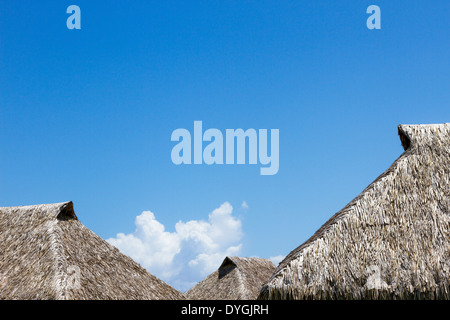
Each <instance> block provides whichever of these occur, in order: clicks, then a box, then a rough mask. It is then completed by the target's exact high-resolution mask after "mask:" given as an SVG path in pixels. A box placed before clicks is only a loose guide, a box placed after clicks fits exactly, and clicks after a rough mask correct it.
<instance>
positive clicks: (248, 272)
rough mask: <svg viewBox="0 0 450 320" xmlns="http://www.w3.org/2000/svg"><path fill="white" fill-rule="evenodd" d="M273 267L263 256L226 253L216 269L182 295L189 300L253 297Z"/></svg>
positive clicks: (250, 298)
mask: <svg viewBox="0 0 450 320" xmlns="http://www.w3.org/2000/svg"><path fill="white" fill-rule="evenodd" d="M275 268H276V266H275V265H274V264H273V263H272V261H270V260H266V259H260V258H240V257H226V258H225V260H224V261H223V262H222V265H221V266H220V268H219V269H218V270H216V271H215V272H213V273H212V274H210V275H209V276H208V277H206V278H205V279H204V280H202V281H201V282H199V283H198V284H197V285H196V286H194V287H193V288H191V289H190V290H188V291H187V292H185V296H186V297H187V298H188V299H191V300H254V299H256V298H257V296H258V294H259V291H260V290H261V287H262V285H263V284H264V283H265V282H266V281H267V280H268V279H269V277H270V276H271V274H272V273H273V272H274V271H275Z"/></svg>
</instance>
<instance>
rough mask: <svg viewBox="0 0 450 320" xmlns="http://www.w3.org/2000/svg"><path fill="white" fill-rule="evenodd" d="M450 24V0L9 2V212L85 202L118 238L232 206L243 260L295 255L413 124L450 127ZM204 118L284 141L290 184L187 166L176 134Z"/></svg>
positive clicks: (5, 102) (1, 68)
mask: <svg viewBox="0 0 450 320" xmlns="http://www.w3.org/2000/svg"><path fill="white" fill-rule="evenodd" d="M71 4H76V5H78V6H80V8H81V15H82V21H81V27H82V29H81V30H78V31H77V30H68V29H67V28H66V19H67V17H68V16H69V15H68V14H66V8H67V7H68V6H69V5H71ZM371 4H376V5H378V6H379V7H380V8H381V19H382V22H381V27H382V28H381V30H368V29H367V28H366V19H367V18H368V16H369V15H368V14H366V9H367V7H368V6H369V5H371ZM449 16H450V2H449V1H448V0H442V1H439V0H435V1H383V0H374V1H359V0H358V1H357V0H353V1H331V0H330V1H245V0H239V1H237V0H227V1H84V0H74V1H5V0H2V1H0V150H1V154H0V206H15V205H28V204H38V203H52V202H62V201H68V200H72V201H74V204H75V209H76V213H77V215H78V217H79V219H80V220H81V222H82V223H84V224H85V225H86V226H87V227H88V228H90V229H91V230H93V231H94V232H95V233H97V234H99V235H100V236H101V237H103V238H109V237H113V236H115V235H116V233H118V232H124V233H129V232H132V231H133V230H134V224H133V221H134V218H135V217H136V216H137V215H139V214H140V213H141V212H142V211H143V210H151V211H153V212H154V213H155V214H156V218H157V219H158V220H159V221H160V222H162V223H163V224H164V225H165V226H166V227H168V231H173V230H171V229H170V228H171V227H172V226H173V225H174V224H175V223H176V222H177V221H179V220H183V221H188V220H191V219H196V220H198V219H206V218H207V214H208V213H209V212H211V211H212V210H213V209H214V208H217V207H218V206H219V205H220V204H221V203H223V202H225V201H229V202H230V203H231V204H232V205H233V207H234V208H235V211H234V215H236V216H238V217H239V218H241V219H242V222H243V231H244V233H245V238H244V240H243V243H244V247H243V252H242V255H243V256H253V255H256V256H259V257H263V258H267V257H270V256H275V255H285V254H287V253H289V252H290V251H291V250H292V249H294V248H295V247H297V246H298V245H300V244H301V243H302V242H303V241H305V240H306V239H307V238H308V237H309V236H311V235H312V234H313V233H314V232H315V231H316V230H317V229H318V228H319V227H320V226H321V225H322V224H323V223H324V222H325V221H326V220H327V219H328V218H329V217H331V216H332V215H333V214H334V213H335V212H337V211H339V210H340V209H341V208H342V207H344V206H345V205H346V204H347V203H348V202H349V201H350V200H352V199H353V198H354V197H355V196H357V195H358V194H359V193H360V192H361V191H362V190H363V189H364V188H365V187H366V186H367V185H368V184H369V183H371V182H372V181H373V180H374V179H375V178H376V177H377V176H378V175H379V174H381V173H382V172H383V171H384V170H386V169H387V168H388V167H389V166H390V165H391V164H392V162H393V161H394V160H395V159H396V158H397V157H398V156H399V155H400V154H401V153H402V152H403V149H402V147H401V144H400V141H399V139H398V136H397V125H398V124H411V123H442V122H449V121H450V108H449V106H450V104H449V102H450V81H449V80H450V79H449V75H450V64H449V57H450V43H449V39H450V37H449V29H450V28H449V27H450V23H449ZM194 120H202V121H203V127H204V129H207V128H218V129H220V130H225V129H227V128H244V129H248V128H255V129H264V128H266V129H274V128H277V129H279V130H280V170H279V172H278V174H277V175H275V176H261V175H260V174H259V168H260V166H259V165H240V166H239V165H234V166H229V165H228V166H227V165H222V166H218V165H215V166H207V165H201V166H194V165H191V166H175V165H174V164H172V162H171V159H170V152H171V149H172V147H173V145H174V143H172V142H171V141H170V135H171V133H172V131H173V130H174V129H177V128H187V129H189V130H191V131H192V130H193V122H194ZM242 201H246V202H247V203H248V205H249V208H248V210H244V209H242V208H240V204H241V203H242Z"/></svg>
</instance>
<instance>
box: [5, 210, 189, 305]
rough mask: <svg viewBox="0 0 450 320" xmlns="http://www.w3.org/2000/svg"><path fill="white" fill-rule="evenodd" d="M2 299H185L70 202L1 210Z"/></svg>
mask: <svg viewBox="0 0 450 320" xmlns="http://www.w3.org/2000/svg"><path fill="white" fill-rule="evenodd" d="M0 299H8V300H12V299H20V300H29V299H58V300H59V299H184V296H183V295H182V294H181V293H180V292H178V291H176V290H175V289H173V288H172V287H170V286H169V285H168V284H166V283H164V282H163V281H161V280H159V279H157V278H156V277H155V276H153V275H151V274H150V273H149V272H147V271H146V270H145V269H144V268H142V267H141V266H140V265H139V264H137V263H136V262H135V261H133V260H132V259H131V258H129V257H127V256H125V255H124V254H122V253H120V252H119V250H117V249H116V248H115V247H113V246H112V245H110V244H109V243H107V242H106V241H104V240H102V239H101V238H100V237H99V236H97V235H96V234H94V233H93V232H92V231H90V230H89V229H88V228H86V227H85V226H84V225H83V224H81V222H80V221H78V218H77V216H76V215H75V212H74V209H73V204H72V202H64V203H56V204H43V205H35V206H22V207H7V208H0Z"/></svg>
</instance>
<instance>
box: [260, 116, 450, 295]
mask: <svg viewBox="0 0 450 320" xmlns="http://www.w3.org/2000/svg"><path fill="white" fill-rule="evenodd" d="M398 132H399V135H400V139H401V142H402V145H403V147H404V149H405V152H404V153H403V154H402V155H401V156H400V157H399V158H398V159H397V160H396V161H395V162H394V163H393V164H392V166H391V167H390V168H389V169H388V170H387V171H386V172H384V173H383V174H382V175H381V176H379V177H378V178H377V179H376V180H375V181H374V182H373V183H371V184H370V185H369V186H368V187H367V188H366V189H365V190H364V191H363V192H362V193H361V194H360V195H359V196H357V197H356V198H355V199H354V200H353V201H351V202H350V203H349V204H348V205H347V206H346V207H345V208H343V209H342V210H341V211H339V212H338V213H336V214H335V215H334V216H333V217H331V219H330V220H328V221H327V222H326V223H325V224H324V225H323V226H322V227H321V228H320V229H319V230H318V231H317V232H316V233H315V234H314V235H313V236H312V237H311V238H310V239H308V240H307V241H306V242H305V243H303V244H302V245H300V246H299V247H298V248H296V249H295V250H293V251H292V252H291V253H290V254H289V255H288V256H286V258H285V259H284V260H283V261H282V262H281V263H280V264H279V266H278V268H277V270H276V271H275V272H274V274H273V275H272V277H271V279H270V281H269V282H268V283H267V284H266V285H264V287H263V288H262V290H261V294H260V296H259V298H261V299H366V298H367V299H371V298H374V299H420V298H421V299H450V237H449V236H450V212H449V202H450V174H449V170H450V124H448V123H447V124H437V125H400V126H399V127H398Z"/></svg>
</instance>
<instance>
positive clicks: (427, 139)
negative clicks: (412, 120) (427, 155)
mask: <svg viewBox="0 0 450 320" xmlns="http://www.w3.org/2000/svg"><path fill="white" fill-rule="evenodd" d="M398 134H399V136H400V140H401V142H402V146H403V148H404V149H405V151H406V150H408V149H409V148H410V147H416V146H420V145H439V143H436V142H437V141H438V142H441V143H442V141H441V140H442V139H436V138H439V137H443V136H445V135H447V136H449V135H450V123H440V124H401V125H399V126H398Z"/></svg>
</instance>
